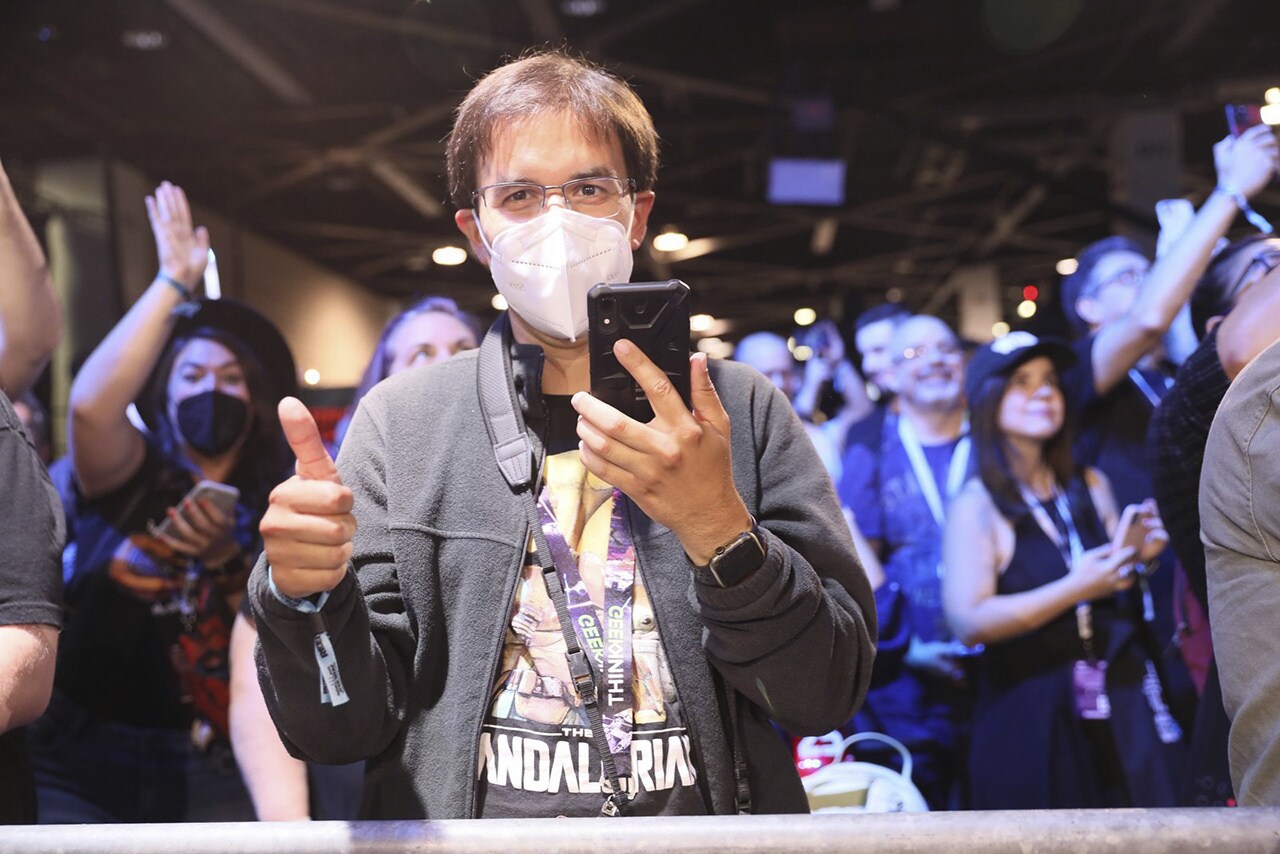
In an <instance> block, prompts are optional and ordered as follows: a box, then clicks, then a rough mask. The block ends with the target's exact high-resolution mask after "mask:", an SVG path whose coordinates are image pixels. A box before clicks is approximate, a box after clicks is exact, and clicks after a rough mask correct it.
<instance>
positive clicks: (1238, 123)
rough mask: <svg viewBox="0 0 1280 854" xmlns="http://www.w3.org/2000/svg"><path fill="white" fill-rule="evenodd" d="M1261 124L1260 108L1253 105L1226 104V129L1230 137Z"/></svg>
mask: <svg viewBox="0 0 1280 854" xmlns="http://www.w3.org/2000/svg"><path fill="white" fill-rule="evenodd" d="M1260 124H1262V107H1259V106H1257V105H1255V104H1227V128H1228V130H1230V131H1231V135H1232V136H1239V135H1240V134H1242V133H1244V132H1245V131H1247V130H1248V129H1249V128H1251V127H1254V126H1255V125H1260Z"/></svg>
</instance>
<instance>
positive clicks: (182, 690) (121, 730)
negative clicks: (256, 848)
mask: <svg viewBox="0 0 1280 854" xmlns="http://www.w3.org/2000/svg"><path fill="white" fill-rule="evenodd" d="M146 201H147V212H148V214H149V216H150V220H151V227H152V231H153V232H154V234H155V239H156V248H157V251H158V254H159V262H160V271H159V273H158V274H157V275H156V278H155V281H153V282H152V283H151V286H150V287H148V288H147V289H146V291H144V292H143V294H142V296H141V297H140V298H139V299H138V301H137V302H136V303H135V304H134V305H133V306H132V308H130V309H129V311H128V312H127V313H126V314H125V316H124V317H123V318H122V319H121V320H120V322H119V323H117V324H116V326H115V327H114V328H113V329H112V330H111V332H109V333H108V334H107V336H106V338H104V339H103V341H102V342H101V343H100V344H99V345H98V346H97V348H96V349H95V350H94V352H93V354H92V355H90V356H89V358H88V359H87V360H86V361H85V364H84V366H83V367H82V368H81V370H80V372H79V373H78V374H77V375H76V378H75V381H74V383H73V384H72V388H71V395H70V401H69V409H70V418H69V424H68V435H69V445H70V457H71V460H72V465H73V468H74V472H75V483H76V491H77V519H76V532H75V543H74V544H75V552H74V558H73V561H74V564H73V571H72V573H71V575H70V578H69V579H68V582H67V587H66V602H67V605H68V606H69V608H68V612H69V616H68V618H67V622H66V625H65V628H64V630H63V633H62V638H61V643H60V644H59V649H58V663H57V674H56V677H55V683H54V695H53V699H52V701H51V702H50V706H49V711H48V712H47V713H46V714H45V716H44V717H43V718H41V719H40V720H39V721H37V722H36V724H35V725H34V726H33V728H32V738H31V744H32V760H33V762H32V764H33V770H34V772H35V777H36V787H37V797H38V800H39V811H40V818H41V820H42V821H46V822H52V823H57V824H72V823H81V822H102V821H119V822H161V821H183V820H185V821H230V820H241V819H243V820H252V819H253V817H254V816H253V809H252V806H251V804H250V802H249V799H248V796H247V793H246V792H245V790H244V785H243V783H242V782H241V780H240V774H239V771H238V770H237V768H236V766H235V762H234V761H233V760H232V759H231V753H230V746H229V740H228V732H227V729H228V727H227V702H228V699H227V698H228V672H227V654H228V644H229V635H230V629H231V624H232V619H233V616H234V614H235V609H236V607H237V605H238V603H239V601H240V599H241V597H242V595H243V592H244V589H245V583H246V580H247V578H248V572H249V569H250V567H251V566H252V563H253V560H254V559H255V558H256V557H257V555H258V552H259V551H260V540H259V533H258V523H259V520H260V519H261V517H262V514H263V512H264V511H265V510H266V506H267V499H268V495H269V493H270V491H271V489H272V488H273V487H274V486H275V485H276V484H277V483H279V482H280V481H282V480H284V479H285V478H286V477H287V476H288V473H289V464H290V462H291V461H292V460H291V455H290V454H289V448H288V444H287V443H286V442H285V440H284V435H283V433H282V431H281V429H280V422H279V418H278V416H277V414H276V404H277V402H278V401H279V400H280V398H281V397H283V396H285V395H289V394H294V393H296V389H297V380H296V369H295V367H294V361H293V357H292V356H291V355H290V353H289V347H288V345H287V344H286V343H285V341H284V338H283V337H282V336H281V334H280V332H279V331H278V330H277V329H276V328H275V326H274V325H272V324H271V322H270V321H269V320H267V318H265V317H263V316H262V315H261V314H259V313H258V312H257V311H255V310H253V309H252V308H250V307H249V306H247V305H245V304H243V303H238V302H234V301H232V300H209V299H196V298H195V293H194V292H195V289H196V287H197V286H198V285H199V284H200V282H201V280H202V278H203V273H204V268H205V264H206V263H207V260H208V255H209V236H208V232H206V231H205V230H204V229H203V228H193V226H192V222H191V213H190V208H189V206H188V204H187V199H186V196H185V195H184V194H183V192H182V190H181V189H180V188H178V187H175V186H173V185H171V184H169V183H167V182H166V183H164V184H161V185H160V187H159V188H157V190H156V192H155V195H154V196H149V197H148V198H147V200H146ZM131 403H134V404H136V407H137V415H138V416H140V417H139V418H137V419H136V420H135V419H133V418H131V417H130V414H129V407H130V404H131ZM197 484H199V485H198V486H197Z"/></svg>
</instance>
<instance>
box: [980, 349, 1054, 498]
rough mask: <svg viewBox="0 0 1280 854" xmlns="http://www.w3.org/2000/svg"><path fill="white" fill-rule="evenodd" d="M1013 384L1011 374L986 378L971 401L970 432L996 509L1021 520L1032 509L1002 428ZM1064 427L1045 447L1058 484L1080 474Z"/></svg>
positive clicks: (981, 470)
mask: <svg viewBox="0 0 1280 854" xmlns="http://www.w3.org/2000/svg"><path fill="white" fill-rule="evenodd" d="M1008 385H1009V375H1006V374H992V375H991V376H989V377H986V378H985V379H984V380H983V381H982V382H981V383H979V384H978V387H977V389H976V391H975V393H974V394H973V396H972V398H971V399H970V400H969V435H970V436H971V437H972V441H973V453H974V458H975V459H976V460H977V463H978V477H979V478H981V479H982V485H983V486H985V487H986V488H987V492H989V493H990V494H991V500H992V501H993V502H995V505H996V508H997V509H998V510H999V511H1000V513H1001V514H1002V515H1003V516H1004V517H1005V518H1006V519H1008V520H1009V521H1011V522H1017V521H1018V520H1020V519H1021V518H1022V517H1024V516H1025V515H1026V514H1027V513H1028V512H1029V511H1028V508H1027V505H1026V502H1025V501H1023V500H1022V491H1021V490H1020V489H1019V488H1018V479H1017V478H1016V477H1015V476H1014V474H1013V468H1012V466H1010V465H1009V455H1008V452H1007V451H1006V445H1007V443H1006V442H1005V436H1004V431H1002V430H1001V429H1000V401H1001V400H1002V399H1003V398H1004V392H1005V389H1006V388H1007V387H1008ZM1066 425H1067V419H1066V418H1065V417H1064V418H1063V426H1062V429H1060V430H1059V431H1058V432H1057V433H1056V434H1054V436H1053V438H1051V439H1050V440H1049V441H1048V443H1047V444H1046V445H1045V447H1044V458H1045V462H1047V463H1048V464H1049V468H1050V469H1052V471H1053V476H1054V478H1055V479H1056V480H1057V482H1058V483H1060V484H1064V485H1070V484H1071V483H1072V482H1073V481H1074V480H1075V476H1076V474H1077V470H1076V465H1075V462H1074V460H1073V459H1072V457H1071V437H1070V434H1069V432H1068V430H1067V427H1066Z"/></svg>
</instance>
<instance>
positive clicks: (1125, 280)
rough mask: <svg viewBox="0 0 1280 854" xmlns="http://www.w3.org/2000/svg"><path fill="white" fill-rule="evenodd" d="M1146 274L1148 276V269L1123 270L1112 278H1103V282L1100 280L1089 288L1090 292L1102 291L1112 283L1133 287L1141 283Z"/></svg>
mask: <svg viewBox="0 0 1280 854" xmlns="http://www.w3.org/2000/svg"><path fill="white" fill-rule="evenodd" d="M1146 276H1147V271H1146V270H1134V269H1128V270H1121V271H1120V272H1118V273H1116V274H1115V275H1114V276H1112V277H1111V278H1109V279H1103V280H1102V281H1101V282H1098V283H1097V284H1096V285H1094V286H1093V287H1092V288H1089V293H1090V294H1097V293H1100V292H1101V291H1102V290H1103V289H1104V288H1109V287H1111V286H1112V285H1121V286H1123V287H1126V288H1127V287H1133V286H1135V285H1139V284H1141V283H1142V280H1143V279H1144V278H1146Z"/></svg>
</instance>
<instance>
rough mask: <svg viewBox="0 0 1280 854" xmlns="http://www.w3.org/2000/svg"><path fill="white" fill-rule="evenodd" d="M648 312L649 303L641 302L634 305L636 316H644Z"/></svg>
mask: <svg viewBox="0 0 1280 854" xmlns="http://www.w3.org/2000/svg"><path fill="white" fill-rule="evenodd" d="M648 310H649V303H647V302H644V301H643V300H641V301H640V302H638V303H636V314H644V313H645V312H646V311H648Z"/></svg>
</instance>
